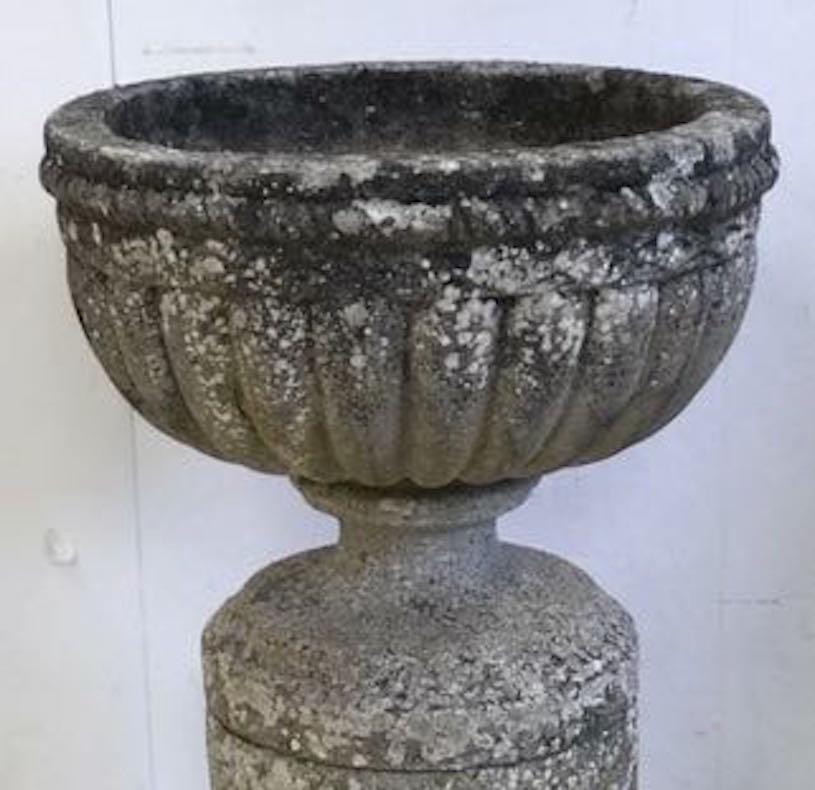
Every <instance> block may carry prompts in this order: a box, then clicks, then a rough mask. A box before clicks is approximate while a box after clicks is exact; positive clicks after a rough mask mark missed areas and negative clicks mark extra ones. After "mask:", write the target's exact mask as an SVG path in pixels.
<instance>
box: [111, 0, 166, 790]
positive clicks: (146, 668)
mask: <svg viewBox="0 0 815 790" xmlns="http://www.w3.org/2000/svg"><path fill="white" fill-rule="evenodd" d="M105 17H106V20H107V37H108V57H109V62H108V66H109V70H110V82H111V85H112V87H116V86H117V85H118V84H119V69H118V52H117V47H116V21H115V11H114V0H105ZM128 433H129V434H130V475H131V480H130V484H131V488H132V491H133V503H132V506H133V525H134V530H133V543H134V549H135V555H136V599H137V607H138V613H139V630H140V633H141V640H140V641H141V662H142V697H143V703H144V731H145V738H146V744H145V745H146V755H145V759H146V769H147V772H146V773H147V788H148V790H157V787H158V783H157V780H156V756H155V754H156V752H155V733H154V729H153V704H152V700H153V693H152V692H153V682H152V673H151V671H150V636H149V628H148V616H147V591H146V588H145V583H144V539H143V530H142V527H143V523H142V512H141V481H140V475H139V449H138V442H137V439H136V413H135V411H134V410H133V409H132V408H131V409H130V410H129V419H128Z"/></svg>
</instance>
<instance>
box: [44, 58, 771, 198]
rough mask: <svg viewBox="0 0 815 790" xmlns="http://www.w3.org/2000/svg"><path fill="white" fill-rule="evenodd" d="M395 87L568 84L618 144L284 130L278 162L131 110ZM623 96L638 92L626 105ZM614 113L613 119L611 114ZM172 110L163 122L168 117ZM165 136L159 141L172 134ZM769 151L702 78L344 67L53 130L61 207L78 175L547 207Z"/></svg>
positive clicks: (87, 111)
mask: <svg viewBox="0 0 815 790" xmlns="http://www.w3.org/2000/svg"><path fill="white" fill-rule="evenodd" d="M383 76H387V77H388V78H390V79H392V80H393V79H395V80H398V79H399V78H400V77H404V78H405V79H406V80H407V79H414V80H415V79H417V78H424V79H427V80H428V81H430V82H432V81H433V80H436V81H437V82H439V81H440V82H441V84H442V86H443V87H444V85H445V81H447V82H451V81H452V82H455V81H456V80H458V81H459V82H460V81H461V80H464V81H467V80H469V81H470V83H471V86H472V87H473V88H474V90H475V91H476V92H477V91H478V90H479V89H480V88H481V86H482V85H483V88H484V90H485V91H489V90H490V85H492V84H494V83H495V82H496V80H497V81H500V80H502V79H503V80H510V81H511V80H516V81H521V83H523V84H524V85H526V86H533V87H534V86H536V85H537V86H538V89H541V87H542V86H545V85H546V84H547V81H548V82H549V83H551V82H552V81H560V84H567V86H568V87H567V91H568V90H574V91H575V98H574V101H576V102H582V103H583V105H582V106H584V107H586V108H592V109H590V110H587V111H588V112H590V113H591V112H595V113H596V112H599V113H600V117H601V125H602V124H603V123H606V122H608V123H606V126H607V128H606V132H607V133H598V134H594V139H591V138H592V134H590V135H589V139H586V136H585V135H581V133H580V132H578V133H576V135H573V138H574V136H576V137H577V139H569V138H568V135H567V137H566V139H554V140H549V141H546V140H544V141H543V144H539V143H536V142H535V140H534V139H532V140H522V141H521V142H519V141H518V140H517V139H514V138H511V137H510V138H507V136H506V135H507V134H509V131H508V129H503V128H500V124H499V126H498V127H497V132H495V131H494V130H495V129H496V126H495V124H493V125H492V126H489V127H488V128H487V130H486V131H485V132H484V134H483V135H482V139H480V140H475V141H472V140H471V141H470V142H466V141H465V144H463V145H455V144H451V145H445V144H437V145H430V144H428V145H426V146H425V145H424V144H423V143H422V140H421V138H417V139H416V140H415V142H414V144H413V145H409V146H408V147H407V148H404V147H403V148H398V147H397V148H394V147H388V145H375V144H371V145H368V144H366V143H365V139H364V138H363V140H362V143H361V144H359V143H358V144H357V145H356V147H353V146H352V147H351V148H350V149H348V150H345V149H341V148H340V149H337V150H332V149H330V148H329V149H328V150H325V149H321V148H320V147H319V146H311V147H300V148H299V149H297V148H295V149H294V150H291V148H290V149H289V150H282V149H285V148H286V144H285V143H286V139H285V136H286V135H287V134H289V133H290V132H288V131H286V130H285V129H284V130H283V131H282V132H280V135H281V136H280V140H281V141H282V142H283V143H284V144H283V145H280V146H278V147H277V150H274V146H272V149H273V150H265V149H264V150H259V149H253V148H252V146H251V145H250V146H249V147H248V148H247V145H246V144H244V145H243V149H242V150H240V146H238V149H239V150H235V148H236V147H235V146H232V147H227V146H223V147H218V146H217V145H215V146H214V147H213V146H212V145H210V150H196V148H195V145H193V147H178V144H176V147H171V146H172V144H171V145H167V144H162V143H160V142H156V141H155V140H151V139H149V134H141V136H140V130H139V129H138V128H135V129H134V128H133V126H134V123H135V126H136V127H138V119H137V121H135V122H134V121H133V120H132V116H133V114H134V113H133V111H132V110H127V109H125V110H123V109H122V108H127V107H131V108H132V107H134V106H135V105H134V103H138V102H142V103H143V104H144V103H145V102H146V103H147V104H148V105H149V104H150V102H152V101H154V99H155V97H159V98H158V101H159V102H161V101H164V102H165V104H166V102H168V101H175V98H174V97H177V96H178V95H179V94H182V93H183V92H184V91H185V90H191V89H192V90H198V91H200V90H202V88H201V86H203V91H204V93H206V91H208V90H216V89H217V90H219V91H221V94H222V95H231V96H232V97H233V99H234V98H235V97H236V96H237V98H238V99H240V91H238V92H237V93H236V89H237V88H240V89H241V90H249V89H252V90H254V89H255V88H257V86H259V85H260V86H262V85H263V84H267V85H268V84H276V85H283V84H286V85H290V86H291V85H294V86H297V85H298V84H299V83H301V82H303V81H308V80H322V81H323V82H325V83H330V82H331V80H342V79H351V78H357V79H365V78H371V79H377V78H383ZM564 81H565V82H564ZM397 84H398V83H397ZM191 86H192V87H191ZM195 86H198V87H195ZM253 86H254V87H253ZM620 86H623V89H624V90H626V91H628V92H629V93H630V95H628V94H626V96H625V97H624V98H623V99H622V100H620V98H619V91H620ZM445 89H446V88H445ZM609 91H612V92H613V91H617V94H615V95H614V96H613V95H612V93H609ZM615 96H616V98H615ZM145 97H146V98H145ZM595 98H596V99H597V102H596V103H595V102H594V99H595ZM652 100H653V101H654V102H657V103H658V104H659V107H660V108H661V109H657V110H654V112H655V115H654V117H653V118H646V119H645V121H644V127H643V126H642V123H643V122H640V126H639V127H632V129H631V131H630V132H629V131H627V129H626V127H625V124H623V126H622V127H621V126H619V123H618V127H617V128H615V126H614V124H615V122H619V119H618V118H616V116H615V113H616V112H617V110H616V109H615V108H617V107H620V106H622V107H626V106H627V105H626V102H628V103H629V104H631V102H634V103H636V102H638V101H639V102H641V103H642V102H644V104H640V105H637V107H634V108H633V109H632V108H631V107H630V106H629V107H628V109H627V110H626V112H630V113H631V118H632V119H633V118H635V116H636V115H637V113H638V112H641V110H642V107H643V106H645V107H647V106H648V102H650V101H652ZM295 101H296V100H295ZM565 101H566V103H565V104H564V103H563V101H562V102H561V106H567V105H568V102H569V101H570V99H569V97H568V95H567V96H566V100H565ZM614 102H617V103H616V104H614ZM620 102H622V103H620ZM606 104H611V105H613V108H612V109H611V110H607V109H603V108H604V106H605V105H606ZM173 107H174V105H171V110H170V111H169V112H170V115H171V114H172V112H173V111H174V110H173V109H172V108H173ZM598 108H600V109H598ZM165 111H166V108H165V110H159V115H160V114H161V112H165ZM606 112H607V115H603V113H606ZM128 113H129V115H130V116H131V119H130V124H131V128H129V129H123V126H126V125H127V124H126V123H125V122H124V121H123V120H122V118H123V117H124V116H126V115H127V114H128ZM666 113H667V115H666ZM602 119H605V120H602ZM165 120H166V119H165ZM391 120H392V121H393V120H396V121H398V120H399V119H398V118H397V119H391ZM505 120H506V123H507V125H508V127H509V126H511V125H512V124H513V123H515V124H516V125H518V124H522V123H523V120H522V119H521V120H520V121H519V120H518V119H517V118H513V117H509V118H508V119H505ZM284 123H285V122H284ZM609 124H610V125H609ZM417 126H418V125H417ZM462 126H466V124H463V125H462ZM589 129H591V127H589ZM490 130H493V131H490ZM142 131H143V130H142ZM147 131H148V132H149V129H148V130H147ZM583 131H585V130H583ZM318 132H319V130H318ZM292 133H293V132H292ZM493 133H495V134H496V136H495V137H492V136H491V135H492V134H493ZM157 134H158V137H161V133H160V132H159V133H157ZM318 136H319V134H318ZM465 136H466V133H465ZM561 136H562V135H561ZM769 138H770V115H769V111H768V109H767V107H766V106H765V105H764V103H763V102H762V101H761V100H759V99H758V98H756V97H754V96H752V95H751V94H749V93H746V92H744V91H742V90H739V89H736V88H733V87H730V86H727V85H723V84H720V83H716V82H711V81H708V80H704V79H699V78H693V77H684V76H676V75H670V74H661V73H656V72H649V71H642V70H636V69H621V68H611V67H603V66H587V65H573V64H545V63H535V62H522V61H407V62H362V63H340V64H331V65H319V66H297V67H277V68H271V69H253V70H240V71H226V72H213V73H208V74H195V75H186V76H181V77H176V78H170V79H161V80H151V81H147V82H142V83H136V84H132V85H126V86H123V87H115V88H112V89H109V90H103V91H97V92H95V93H91V94H88V95H85V96H82V97H79V98H77V99H74V100H73V101H70V102H68V103H66V104H64V105H63V106H62V107H60V108H59V109H58V110H57V111H56V112H54V113H53V114H52V115H51V116H50V117H49V119H48V121H47V123H46V127H45V143H46V156H45V159H44V162H43V168H42V176H43V181H44V183H45V185H46V187H47V188H48V189H49V191H51V192H53V193H54V194H57V195H59V194H60V191H61V190H60V185H59V179H60V176H62V175H69V176H74V177H81V178H83V179H85V180H87V181H89V182H91V183H101V184H105V185H106V186H109V187H114V188H118V187H133V188H137V189H150V190H155V191H158V192H179V193H182V194H183V193H188V194H203V195H213V194H215V195H219V194H223V195H227V196H234V197H238V198H250V199H251V198H266V197H269V196H271V197H274V196H280V197H284V198H292V197H296V198H297V199H302V200H308V201H317V202H319V201H321V200H336V199H349V198H353V197H367V198H371V197H374V198H376V197H383V198H395V199H403V200H411V199H415V196H417V195H419V196H421V198H422V199H424V200H426V201H427V202H436V201H444V200H449V199H454V198H455V197H457V196H459V195H461V194H469V195H484V196H487V197H492V196H497V195H500V194H507V195H523V194H529V195H534V194H542V193H549V192H551V191H552V190H553V188H555V189H557V188H562V187H563V186H564V185H579V184H589V185H590V186H591V187H592V188H594V189H604V188H608V189H620V188H624V187H626V186H628V185H635V184H637V183H644V182H647V181H649V180H651V179H652V178H653V177H654V176H656V175H659V174H661V173H671V174H673V175H677V174H678V175H679V176H680V177H683V178H686V179H693V178H694V177H697V176H698V177H703V176H706V175H710V174H711V173H715V172H719V171H722V170H728V169H731V168H735V167H737V166H739V164H741V163H744V162H747V161H750V160H751V159H753V158H755V157H756V156H757V155H759V154H761V153H762V152H763V153H764V154H765V158H766V156H767V152H768V150H769V152H770V154H769V158H770V159H771V160H773V161H774V156H775V155H774V152H773V151H772V149H771V147H770V145H769ZM774 169H775V168H774ZM772 176H773V177H772V178H770V179H764V180H763V181H762V182H761V183H758V184H756V189H755V191H756V192H757V193H758V194H760V193H761V192H763V191H765V190H766V189H768V188H769V186H770V185H771V183H768V182H771V181H772V180H774V174H772ZM758 194H757V195H756V197H757V196H758Z"/></svg>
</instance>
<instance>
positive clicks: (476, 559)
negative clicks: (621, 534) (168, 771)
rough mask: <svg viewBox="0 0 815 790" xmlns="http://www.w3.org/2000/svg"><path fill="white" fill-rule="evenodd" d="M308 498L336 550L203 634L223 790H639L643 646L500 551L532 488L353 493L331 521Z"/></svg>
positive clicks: (251, 593) (315, 557) (614, 614)
mask: <svg viewBox="0 0 815 790" xmlns="http://www.w3.org/2000/svg"><path fill="white" fill-rule="evenodd" d="M312 486H313V484H307V487H306V495H307V496H308V497H309V498H310V499H311V501H313V502H314V501H316V502H318V504H319V505H320V506H321V507H324V508H327V509H329V510H331V509H334V510H335V511H336V512H337V513H338V514H339V515H341V517H342V518H343V519H344V520H343V524H342V530H341V539H340V543H339V546H338V547H336V548H326V549H320V550H317V551H313V552H308V553H306V554H301V555H298V556H296V557H293V558H290V559H288V560H285V561H283V562H279V563H276V564H275V565H272V566H271V567H269V568H267V569H266V570H263V571H261V572H260V573H259V574H258V575H257V576H256V577H255V578H254V579H253V580H252V581H250V582H249V584H248V585H247V586H246V588H245V589H244V590H243V592H241V593H240V594H239V595H237V596H236V597H235V598H233V599H232V600H231V601H230V602H229V603H227V604H226V606H225V607H224V608H223V609H222V610H221V611H220V612H219V613H218V615H217V616H216V617H215V618H214V620H213V621H212V622H211V623H210V625H209V627H208V628H207V631H206V635H205V639H204V665H205V675H206V685H207V696H208V700H209V707H210V715H211V718H212V730H211V742H212V744H213V750H214V754H215V758H214V766H213V771H214V773H215V776H214V780H215V788H216V789H217V790H221V788H223V789H224V790H226V788H227V787H230V788H231V787H233V784H232V783H233V782H234V781H235V780H234V776H243V777H254V778H251V779H250V778H247V779H244V780H242V781H245V782H246V784H245V786H246V787H247V788H248V787H255V786H258V787H267V786H268V787H270V788H271V787H277V786H280V787H289V786H291V787H298V786H302V787H353V786H354V784H353V781H357V782H360V781H362V782H364V783H363V784H362V785H357V786H360V787H362V786H364V787H368V786H372V787H406V788H407V787H420V786H422V785H421V783H420V782H421V781H422V779H424V780H425V781H427V782H428V784H427V785H425V786H438V787H468V786H472V787H488V786H490V784H489V782H490V781H492V782H498V781H499V780H500V781H504V782H506V784H502V785H501V784H498V785H497V784H493V785H491V786H492V787H496V786H501V787H519V788H537V787H564V788H567V787H581V788H609V789H610V788H612V787H614V786H615V784H616V786H617V787H618V788H622V787H625V788H628V787H630V782H631V771H632V770H633V766H634V765H635V756H636V735H635V722H636V685H637V680H636V660H637V659H636V654H637V648H636V635H635V632H634V627H633V624H632V623H631V620H630V618H629V617H628V615H627V614H626V613H625V612H624V611H623V610H622V609H621V608H620V607H619V605H617V604H616V603H615V602H614V601H612V600H611V599H610V598H609V597H608V596H607V595H605V594H604V593H603V592H602V591H601V590H600V589H599V588H598V587H597V586H596V585H595V584H594V583H593V582H592V581H591V580H590V579H589V578H588V577H587V576H586V575H585V574H584V573H582V572H581V571H579V570H577V569H576V568H574V567H573V566H571V565H569V564H568V563H566V562H564V561H563V560H561V559H558V558H556V557H553V556H551V555H548V554H544V553H542V552H537V551H533V550H531V549H525V548H521V547H519V546H512V545H509V544H505V543H501V542H499V541H498V540H497V539H496V537H495V522H494V519H495V516H496V515H497V514H498V513H500V512H501V511H503V510H504V509H507V508H509V507H512V506H514V505H515V504H517V503H518V499H519V497H522V496H523V495H524V493H525V490H528V488H529V487H530V484H525V485H523V486H522V485H519V484H504V485H502V486H498V487H496V489H495V490H489V489H488V490H487V491H486V492H485V491H484V490H483V489H480V488H478V489H465V488H458V489H453V490H449V489H445V490H444V491H439V492H432V493H429V494H422V493H419V492H416V491H411V492H403V491H396V492H386V495H382V496H380V497H379V498H376V497H373V496H371V492H369V491H361V492H359V495H358V496H357V497H356V501H354V499H355V497H354V491H353V489H352V488H350V487H347V488H345V489H344V490H343V491H342V492H341V494H340V496H339V497H338V502H337V503H336V507H334V508H332V502H331V494H332V488H333V487H332V486H323V487H318V488H320V490H319V491H314V490H313V487H312ZM310 489H311V490H310ZM448 491H449V493H448ZM485 502H487V503H489V504H488V505H487V506H486V507H485V506H484V503H485ZM411 505H412V507H411ZM410 510H412V511H413V513H414V514H415V517H411V515H410V513H409V512H408V511H410ZM434 513H435V514H436V519H435V520H434V518H433V514H434ZM352 519H353V520H352ZM218 766H220V767H218ZM224 766H228V767H224ZM362 769H364V771H363V773H362V774H361V775H360V773H359V772H360V770H362ZM286 772H288V774H290V776H291V777H292V778H291V779H290V780H289V781H290V782H291V784H285V783H284V784H281V785H275V784H274V782H275V781H278V779H275V780H269V782H267V784H263V783H260V784H257V785H255V784H253V782H257V781H259V778H260V777H262V776H263V775H264V773H265V774H267V775H268V776H270V777H275V776H278V777H279V776H281V775H283V774H284V773H286ZM383 773H387V774H388V775H387V776H381V774H383ZM295 777H296V779H295ZM320 781H322V782H326V783H327V784H320V783H319V782H320ZM369 781H371V782H373V784H371V785H369V784H367V782H369ZM297 782H301V783H302V784H301V785H298V784H297ZM451 782H452V783H451ZM468 782H470V784H468ZM434 783H435V784H434Z"/></svg>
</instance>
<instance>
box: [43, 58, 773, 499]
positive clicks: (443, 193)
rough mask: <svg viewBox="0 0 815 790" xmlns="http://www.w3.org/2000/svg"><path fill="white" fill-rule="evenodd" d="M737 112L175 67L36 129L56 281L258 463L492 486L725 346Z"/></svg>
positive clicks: (680, 82)
mask: <svg viewBox="0 0 815 790" xmlns="http://www.w3.org/2000/svg"><path fill="white" fill-rule="evenodd" d="M769 135H770V122H769V115H768V113H767V110H766V108H765V107H764V105H763V104H762V103H761V102H760V101H759V100H758V99H756V98H754V97H752V96H750V95H748V94H745V93H742V92H740V91H738V90H735V89H733V88H730V87H726V86H723V85H720V84H716V83H711V82H707V81H703V80H698V79H690V78H683V77H675V76H669V75H661V74H651V73H645V72H638V71H630V70H619V69H607V68H594V67H585V66H548V65H540V64H526V63H409V64H400V63H384V64H352V65H339V66H329V67H301V68H292V69H286V68H278V69H271V70H258V71H244V72H227V73H221V74H205V75H194V76H186V77H181V78H178V79H169V80H162V81H154V82H147V83H142V84H138V85H132V86H126V87H123V88H116V89H112V90H107V91H102V92H98V93H94V94H92V95H89V96H85V97H82V98H80V99H77V100H74V101H72V102H70V103H69V104H67V105H65V106H63V107H62V108H61V109H59V110H58V111H57V112H56V113H55V114H54V115H52V116H51V118H50V119H49V121H48V123H47V127H46V145H47V153H46V156H45V159H44V161H43V164H42V168H41V175H42V179H43V182H44V184H45V186H46V187H47V188H48V189H49V191H50V192H52V194H54V195H55V196H56V198H57V201H58V210H59V219H60V227H61V229H62V233H63V235H64V239H65V243H66V246H67V257H68V271H69V279H70V285H71V291H72V294H73V298H74V301H75V304H76V308H77V311H78V314H79V316H80V319H81V322H82V325H83V327H84V329H85V332H86V333H87V336H88V338H89V340H90V342H91V344H92V346H93V348H94V350H95V352H96V354H97V355H98V357H99V359H100V360H101V362H102V364H103V365H104V367H105V369H106V370H107V372H108V374H109V375H110V377H111V379H112V380H113V382H114V383H115V385H116V386H117V387H118V389H119V390H121V392H122V393H123V394H124V395H125V396H126V397H127V399H128V400H129V401H130V402H131V403H132V404H133V406H134V407H135V408H136V409H137V410H138V411H139V412H140V413H141V414H142V415H143V416H144V417H145V418H146V419H147V420H149V421H150V422H151V423H153V424H154V425H156V426H157V427H158V428H160V429H161V430H163V431H165V432H166V433H168V434H171V435H172V436H174V437H176V438H178V439H180V440H181V441H183V442H186V443H187V444H189V445H192V446H194V447H197V448H199V449H201V450H203V451H205V452H207V453H210V454H213V455H215V456H218V457H220V458H224V459H227V460H230V461H235V462H240V463H243V464H245V465H247V466H250V467H253V468H255V469H259V470H262V471H266V472H271V473H285V474H290V475H292V476H294V477H298V478H305V479H308V480H312V481H316V482H323V483H334V482H340V481H344V482H354V483H359V484H363V485H366V486H391V485H396V484H400V483H402V484H404V483H408V482H409V483H412V484H415V485H419V486H424V487H438V486H443V485H448V484H450V483H454V482H464V483H470V484H487V483H491V482H494V481H499V480H506V479H509V478H524V477H534V476H537V475H540V474H542V473H545V472H547V471H551V470H554V469H557V468H559V467H562V466H565V465H570V464H579V463H586V462H589V461H594V460H598V459H601V458H603V457H605V456H608V455H610V454H612V453H615V452H617V451H618V450H621V449H622V448H624V447H626V446H628V445H630V444H632V443H634V442H636V441H639V440H640V439H643V438H644V437H646V436H648V435H649V434H650V433H652V432H653V431H655V430H657V429H658V428H659V427H661V426H662V425H664V424H665V423H666V422H667V421H668V420H670V419H671V418H672V417H673V416H675V415H676V414H677V413H678V412H679V411H680V410H681V409H682V408H683V406H684V405H685V404H686V403H687V402H688V401H689V400H690V398H691V397H692V396H693V395H694V394H695V393H696V392H697V390H698V389H699V388H700V387H701V385H702V384H703V383H704V381H705V380H706V378H707V377H708V376H709V375H710V373H711V372H712V371H713V369H714V368H715V367H716V365H717V364H718V362H719V360H720V359H721V357H722V355H723V354H724V352H725V351H726V349H727V347H728V346H729V344H730V342H731V340H732V339H733V336H734V334H735V332H736V330H737V328H738V325H739V323H740V321H741V318H742V315H743V313H744V310H745V306H746V304H747V300H748V296H749V293H750V288H751V284H752V280H753V273H754V269H755V263H756V245H755V233H756V227H757V222H758V216H759V203H760V199H761V196H762V194H763V193H764V192H765V191H766V190H767V189H769V187H770V186H771V185H772V183H773V181H774V180H775V178H776V173H777V161H776V157H775V153H774V150H773V148H772V146H771V144H770V141H769Z"/></svg>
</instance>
